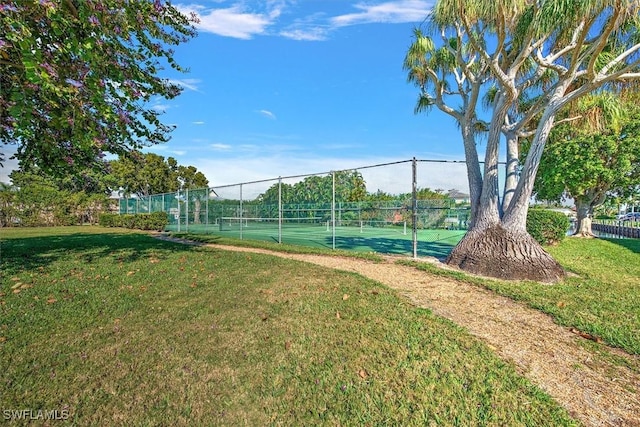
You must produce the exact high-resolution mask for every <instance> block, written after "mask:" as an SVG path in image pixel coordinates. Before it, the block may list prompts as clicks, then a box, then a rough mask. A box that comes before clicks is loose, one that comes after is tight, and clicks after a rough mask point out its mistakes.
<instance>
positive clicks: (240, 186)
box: [240, 184, 242, 240]
mask: <svg viewBox="0 0 640 427" xmlns="http://www.w3.org/2000/svg"><path fill="white" fill-rule="evenodd" d="M240 240H242V184H240Z"/></svg>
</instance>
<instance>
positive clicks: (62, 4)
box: [0, 0, 196, 175]
mask: <svg viewBox="0 0 640 427" xmlns="http://www.w3.org/2000/svg"><path fill="white" fill-rule="evenodd" d="M193 20H194V18H188V17H186V16H184V15H182V14H181V13H180V12H179V11H178V10H177V9H176V8H174V7H173V6H171V4H170V3H169V2H165V1H161V0H153V1H152V0H140V1H135V2H131V1H126V0H101V1H95V0H82V1H80V0H61V1H52V0H40V1H38V0H19V1H18V0H15V1H4V2H2V5H0V141H1V142H2V143H4V144H15V145H17V153H16V157H17V158H18V159H19V160H20V162H21V164H29V165H32V164H35V165H37V166H38V167H39V168H40V169H41V170H44V171H47V172H48V173H50V174H57V175H63V174H69V173H70V172H76V171H78V170H82V169H85V168H86V167H88V166H89V167H95V168H99V167H101V166H103V165H104V162H102V161H101V159H102V158H103V157H104V155H105V153H114V154H124V153H126V152H129V151H131V150H134V149H139V148H141V147H143V146H147V145H152V144H157V143H161V142H165V141H167V140H168V138H169V136H168V134H169V132H170V131H171V130H172V127H171V126H168V125H165V124H163V123H161V121H160V119H159V113H158V112H157V111H155V110H154V109H153V108H151V107H150V105H149V101H150V100H151V98H152V97H162V98H165V99H170V98H173V97H175V96H177V95H178V94H179V93H180V92H181V87H180V86H179V85H178V84H175V83H173V82H172V81H171V80H169V79H166V78H161V77H160V73H161V71H162V70H163V68H164V67H169V68H173V69H174V70H177V71H185V70H184V69H183V68H182V67H181V66H180V65H178V64H177V63H176V62H175V60H174V52H173V50H172V48H171V46H175V45H178V44H179V43H183V42H186V41H187V40H189V39H190V38H191V37H193V36H195V34H196V33H195V29H194V27H193V26H192V22H193Z"/></svg>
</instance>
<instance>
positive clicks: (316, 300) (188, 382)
mask: <svg viewBox="0 0 640 427" xmlns="http://www.w3.org/2000/svg"><path fill="white" fill-rule="evenodd" d="M1 233H2V234H1V236H0V237H2V242H1V246H0V250H1V252H0V268H1V271H2V276H1V278H0V383H1V385H0V387H1V388H0V390H1V393H0V409H1V410H2V415H3V416H6V414H7V412H6V411H10V410H20V409H29V410H32V411H34V412H33V413H32V415H33V414H37V412H36V411H38V410H44V411H51V410H58V411H67V412H63V413H65V414H66V413H68V414H69V419H68V420H67V423H72V422H75V423H76V424H79V425H87V424H95V425H184V424H196V425H197V424H200V425H202V424H206V425H234V426H235V425H252V426H253V425H318V424H320V425H322V424H326V425H420V426H423V425H461V426H466V425H509V426H514V425H574V424H576V423H575V422H574V421H573V420H571V419H570V418H569V417H568V415H567V414H566V412H565V411H564V410H563V409H562V408H560V407H559V406H558V405H557V404H556V403H555V402H554V401H552V400H551V399H550V398H549V397H548V396H547V395H545V394H544V393H543V392H541V391H540V390H539V389H538V388H536V387H534V386H533V385H531V384H530V383H529V382H528V381H527V380H526V379H523V378H522V377H520V376H518V375H517V374H516V373H515V371H514V369H513V367H512V366H511V365H509V364H506V363H505V362H503V361H501V360H499V359H498V358H497V357H496V356H494V354H493V353H492V352H491V351H490V350H489V349H488V348H487V347H486V346H485V345H483V344H482V343H480V342H479V341H478V340H477V339H475V338H474V337H472V336H470V335H469V334H468V333H467V332H465V331H464V330H462V329H460V328H458V327H456V326H455V325H453V324H451V323H450V322H448V321H445V320H443V319H440V318H437V317H435V316H433V315H432V314H431V313H430V312H429V311H427V310H422V309H416V308H414V307H412V306H410V305H409V304H408V303H406V302H404V301H403V300H402V299H400V298H399V297H398V296H397V295H396V294H395V293H394V292H392V291H390V290H389V289H388V288H386V287H384V286H382V285H380V284H378V283H376V282H373V281H370V280H367V279H364V278H362V277H360V276H357V275H355V274H350V273H345V272H338V271H334V270H330V269H325V268H321V267H317V266H312V265H309V264H304V263H299V262H295V261H291V260H284V259H280V258H275V257H271V256H266V255H259V254H246V253H233V252H225V251H219V250H215V249H206V248H198V247H190V246H184V245H180V244H175V243H171V242H163V241H159V240H156V239H153V238H151V237H150V236H148V235H145V234H141V233H134V232H130V233H128V232H125V231H122V230H112V229H102V228H92V227H69V228H52V229H16V230H7V229H4V230H2V231H1Z"/></svg>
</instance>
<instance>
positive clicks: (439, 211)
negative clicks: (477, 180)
mask: <svg viewBox="0 0 640 427" xmlns="http://www.w3.org/2000/svg"><path fill="white" fill-rule="evenodd" d="M157 211H163V212H166V213H167V215H168V217H169V225H168V226H167V231H173V232H189V233H203V234H214V235H219V236H223V237H229V238H237V239H253V240H263V241H271V242H277V243H288V244H294V245H304V246H315V247H324V248H331V249H345V250H356V251H370V252H378V253H385V254H401V255H410V256H413V257H418V256H434V257H439V258H441V257H444V256H446V255H447V254H448V253H449V252H450V250H451V248H453V246H455V244H457V242H458V241H459V240H460V239H461V238H462V237H463V236H464V234H465V232H466V228H467V222H468V219H469V212H470V205H469V195H468V184H467V173H466V166H465V164H464V162H459V161H437V160H417V159H411V160H405V161H399V162H393V163H385V164H378V165H372V166H364V167H360V168H355V169H350V170H341V171H330V172H324V173H317V174H308V175H297V176H287V177H277V178H273V179H266V180H260V181H253V182H244V183H238V184H234V185H223V186H213V187H209V188H200V189H183V190H180V191H177V192H173V193H165V194H155V195H152V196H149V197H135V198H122V199H120V213H121V214H126V213H150V212H157Z"/></svg>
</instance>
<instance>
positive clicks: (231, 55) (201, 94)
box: [151, 0, 466, 190]
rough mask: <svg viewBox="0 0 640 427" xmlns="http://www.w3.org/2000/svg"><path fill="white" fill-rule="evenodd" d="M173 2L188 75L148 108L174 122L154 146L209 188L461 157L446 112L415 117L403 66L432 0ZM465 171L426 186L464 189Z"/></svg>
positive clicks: (180, 57) (413, 98)
mask: <svg viewBox="0 0 640 427" xmlns="http://www.w3.org/2000/svg"><path fill="white" fill-rule="evenodd" d="M176 5H177V6H178V7H179V8H180V9H181V10H182V11H184V12H196V13H197V14H198V16H199V17H200V24H199V25H198V30H199V36H198V37H197V38H195V39H193V40H191V41H190V42H189V43H187V44H185V45H182V46H180V47H179V48H178V49H177V51H176V59H177V60H178V62H179V63H180V64H182V65H184V66H187V67H189V68H190V72H189V74H186V75H172V76H171V77H172V78H175V79H179V81H180V82H182V84H183V86H184V88H185V90H184V92H183V94H182V95H181V96H180V97H178V98H176V99H175V100H172V101H171V102H158V103H157V105H156V108H158V109H159V110H162V111H164V112H165V114H164V116H163V117H164V120H165V122H167V123H172V124H175V125H177V128H176V130H175V131H174V132H173V135H172V139H171V141H170V142H169V143H167V144H165V145H163V146H156V147H153V148H152V149H151V151H153V152H155V153H158V154H161V155H163V156H165V157H168V156H173V157H175V158H176V159H177V160H178V162H179V163H180V164H185V165H193V166H196V167H197V168H198V169H199V170H201V171H202V172H203V173H204V174H205V175H206V176H207V178H208V179H209V181H210V185H212V186H214V185H221V184H230V183H237V182H243V181H245V182H246V181H252V180H257V179H265V178H272V177H277V176H287V175H296V174H302V173H313V172H322V171H329V170H337V169H345V168H352V167H358V166H363V165H369V164H377V163H383V162H389V161H396V160H404V159H409V158H411V157H413V156H416V157H417V158H422V159H427V158H428V159H434V158H435V159H443V158H447V159H449V158H451V159H462V158H463V149H462V143H461V141H460V137H459V132H458V130H457V128H456V125H455V123H454V122H453V119H451V118H449V117H448V116H446V115H444V114H443V113H440V112H439V111H437V110H434V111H433V112H432V113H431V114H430V115H426V114H420V115H415V114H414V112H413V108H414V105H415V102H416V100H417V95H418V91H417V88H415V87H414V86H412V85H411V84H409V83H407V79H406V72H405V71H404V70H403V69H402V62H403V59H404V55H405V53H406V50H407V48H408V46H409V45H410V43H411V39H412V31H413V29H414V28H415V27H416V26H417V25H420V23H421V22H422V21H423V20H424V19H425V17H426V15H427V14H428V12H429V10H430V8H431V5H432V2H429V1H420V0H397V1H384V0H368V1H362V2H358V1H355V2H350V1H343V0H298V1H291V0H273V1H253V0H250V1H249V0H245V1H238V0H230V1H226V0H215V1H204V0H201V1H200V2H198V3H189V4H187V3H176ZM461 178H462V179H461V180H460V179H456V180H455V182H452V183H451V185H447V186H445V185H443V184H439V183H433V184H432V185H430V186H431V187H432V188H435V187H444V188H447V189H448V188H454V187H456V188H460V187H461V186H462V185H465V184H464V183H465V182H466V176H464V174H463V176H462V177H461ZM370 180H371V178H369V179H368V181H370ZM460 181H462V183H460ZM370 184H371V185H374V186H376V183H370ZM378 186H379V185H378ZM425 186H427V185H425ZM374 190H375V189H374Z"/></svg>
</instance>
